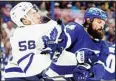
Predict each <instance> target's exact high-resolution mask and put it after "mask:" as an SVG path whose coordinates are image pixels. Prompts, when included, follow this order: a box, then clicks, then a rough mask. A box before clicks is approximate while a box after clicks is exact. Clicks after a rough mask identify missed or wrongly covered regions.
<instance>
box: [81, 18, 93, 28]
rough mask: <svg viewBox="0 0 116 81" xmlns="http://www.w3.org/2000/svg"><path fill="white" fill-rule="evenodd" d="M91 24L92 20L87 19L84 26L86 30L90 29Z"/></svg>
mask: <svg viewBox="0 0 116 81" xmlns="http://www.w3.org/2000/svg"><path fill="white" fill-rule="evenodd" d="M90 23H91V20H90V18H86V19H85V22H84V23H83V26H84V27H85V28H88V27H89V25H90Z"/></svg>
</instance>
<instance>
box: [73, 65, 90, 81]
mask: <svg viewBox="0 0 116 81" xmlns="http://www.w3.org/2000/svg"><path fill="white" fill-rule="evenodd" d="M90 76H91V75H90V71H89V70H88V68H86V66H85V65H84V66H77V68H76V69H75V70H74V71H73V80H74V81H86V80H87V78H89V77H90Z"/></svg>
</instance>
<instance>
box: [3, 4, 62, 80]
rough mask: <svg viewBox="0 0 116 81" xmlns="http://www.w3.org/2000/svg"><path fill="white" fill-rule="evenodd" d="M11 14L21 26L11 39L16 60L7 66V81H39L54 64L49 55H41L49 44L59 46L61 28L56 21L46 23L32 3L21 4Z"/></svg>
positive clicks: (14, 20) (5, 75)
mask: <svg viewBox="0 0 116 81" xmlns="http://www.w3.org/2000/svg"><path fill="white" fill-rule="evenodd" d="M10 15H11V19H12V21H13V22H14V23H15V24H16V25H18V27H17V28H16V30H15V32H14V34H13V36H12V37H11V39H10V44H11V48H12V56H13V59H12V60H11V61H9V63H8V65H7V66H6V67H5V74H4V77H5V80H6V81H13V80H14V81H17V80H18V81H31V80H32V81H38V80H39V79H40V77H41V72H42V71H43V70H44V69H46V68H47V67H48V66H49V65H50V63H51V60H50V59H49V57H50V56H49V55H42V54H40V53H41V51H42V50H43V49H44V48H45V47H46V44H47V43H48V42H56V43H57V38H58V37H59V35H60V33H61V31H62V30H61V26H60V25H58V24H57V22H56V21H53V20H50V21H49V22H47V23H42V21H41V15H40V14H39V12H38V11H37V9H35V6H34V5H32V4H31V3H30V2H20V3H19V4H17V5H16V6H15V7H14V8H13V9H12V10H11V12H10ZM47 37H49V41H46V39H48V38H47ZM39 75H40V76H39Z"/></svg>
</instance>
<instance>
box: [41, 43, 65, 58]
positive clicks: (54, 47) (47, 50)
mask: <svg viewBox="0 0 116 81" xmlns="http://www.w3.org/2000/svg"><path fill="white" fill-rule="evenodd" d="M62 51H63V49H62V48H61V47H60V46H59V45H58V44H56V43H54V44H49V45H47V48H45V49H43V50H42V52H41V54H50V59H52V58H53V56H54V54H55V52H57V53H59V54H61V53H62Z"/></svg>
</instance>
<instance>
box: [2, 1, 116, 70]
mask: <svg viewBox="0 0 116 81" xmlns="http://www.w3.org/2000/svg"><path fill="white" fill-rule="evenodd" d="M19 2H21V1H0V42H1V43H0V58H1V70H4V67H5V65H6V64H7V60H9V59H10V57H9V56H10V55H11V52H10V51H9V49H8V46H9V43H8V42H9V38H10V37H11V36H12V34H13V32H14V30H15V28H16V27H17V26H16V25H15V24H14V23H13V22H12V21H11V18H10V15H9V12H10V10H11V8H12V7H13V6H14V5H16V4H17V3H19ZM29 2H32V3H33V4H36V5H37V6H38V7H39V9H40V10H41V13H42V14H46V15H48V16H49V17H50V18H51V19H53V20H57V19H59V18H60V19H62V21H63V22H64V23H65V24H67V23H68V22H71V21H75V22H78V23H80V24H83V21H84V20H83V16H84V13H85V11H86V9H88V8H90V7H97V8H100V9H102V10H104V11H106V12H107V14H108V20H107V21H106V24H105V27H104V31H105V37H104V40H106V41H108V42H110V43H115V19H116V16H115V15H116V11H115V10H116V9H115V8H116V2H115V1H94V2H93V1H65V0H62V1H54V2H53V1H29Z"/></svg>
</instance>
